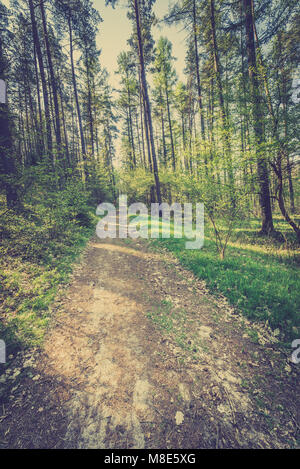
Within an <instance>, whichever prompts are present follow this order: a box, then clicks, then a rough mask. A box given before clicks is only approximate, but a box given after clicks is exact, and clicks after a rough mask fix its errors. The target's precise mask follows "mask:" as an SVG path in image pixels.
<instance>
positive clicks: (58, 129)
mask: <svg viewBox="0 0 300 469" xmlns="http://www.w3.org/2000/svg"><path fill="white" fill-rule="evenodd" d="M40 10H41V15H42V23H43V30H44V38H45V45H46V52H47V59H48V66H49V73H50V79H51V88H52V94H53V102H54V110H55V135H56V144H57V148H58V151H60V149H61V125H60V113H59V104H58V93H57V84H56V78H55V74H54V69H53V62H52V55H51V49H50V43H49V37H48V30H47V18H46V13H45V8H44V0H42V1H41V2H40Z"/></svg>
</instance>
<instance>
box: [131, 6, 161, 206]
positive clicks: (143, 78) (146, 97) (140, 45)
mask: <svg viewBox="0 0 300 469" xmlns="http://www.w3.org/2000/svg"><path fill="white" fill-rule="evenodd" d="M134 11H135V20H136V29H137V38H138V51H139V63H140V71H141V84H142V96H143V99H144V102H145V108H146V114H147V120H148V127H149V134H150V135H149V136H150V144H151V153H152V161H153V172H154V179H155V187H156V195H157V202H158V203H159V204H161V193H160V181H159V175H158V166H157V159H156V152H155V145H154V138H153V126H152V116H151V106H150V100H149V94H148V85H147V79H146V70H145V62H144V48H143V41H142V33H141V18H140V6H139V0H134Z"/></svg>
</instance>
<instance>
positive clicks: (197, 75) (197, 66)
mask: <svg viewBox="0 0 300 469" xmlns="http://www.w3.org/2000/svg"><path fill="white" fill-rule="evenodd" d="M193 34H194V47H195V64H196V78H197V93H198V104H199V111H200V123H201V136H202V140H203V142H205V124H204V115H203V103H202V87H201V80H200V69H199V52H198V28H197V10H196V0H193Z"/></svg>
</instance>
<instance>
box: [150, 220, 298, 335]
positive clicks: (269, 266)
mask: <svg viewBox="0 0 300 469" xmlns="http://www.w3.org/2000/svg"><path fill="white" fill-rule="evenodd" d="M258 228H259V221H257V220H252V221H251V222H248V223H247V226H246V225H244V226H239V228H237V229H236V231H235V232H234V234H233V236H232V238H231V240H230V244H229V246H228V249H227V252H226V257H225V259H224V260H221V259H220V257H219V255H218V253H217V251H216V246H215V243H214V238H213V232H212V230H211V229H210V228H209V227H208V226H207V224H206V229H205V243H204V247H203V248H202V249H201V250H187V249H185V242H186V240H185V239H174V238H170V239H159V240H151V244H152V245H154V246H155V245H159V244H162V245H163V246H165V247H166V248H167V249H169V250H170V251H171V252H172V253H173V254H174V255H175V256H176V257H177V258H178V259H179V260H180V262H181V263H182V265H184V266H185V267H186V268H188V269H189V270H191V271H192V272H193V273H194V274H195V275H196V276H197V277H198V278H200V279H204V280H205V281H206V282H207V285H208V286H209V288H210V290H211V291H212V292H213V293H222V294H224V295H225V296H226V297H227V299H228V300H229V302H230V303H231V304H232V305H233V306H236V307H238V308H239V310H240V311H242V313H243V314H244V315H245V316H246V317H248V318H250V319H252V320H255V321H264V322H265V321H266V320H268V322H269V324H270V325H271V327H273V328H280V329H281V330H282V331H283V332H284V333H285V334H286V339H287V340H289V339H290V338H291V337H299V333H300V330H299V325H300V295H299V291H300V276H299V249H297V247H296V246H295V245H293V233H291V232H290V230H289V229H288V227H287V226H286V224H285V223H284V222H283V221H282V220H280V219H278V220H277V221H276V228H277V229H278V230H280V231H281V232H284V233H285V236H286V239H287V243H286V244H282V243H281V244H280V243H279V242H278V241H274V240H271V239H269V238H263V237H258V236H257V234H256V230H257V229H258ZM253 339H255V338H253Z"/></svg>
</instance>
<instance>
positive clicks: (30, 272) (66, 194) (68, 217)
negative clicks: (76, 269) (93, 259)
mask: <svg viewBox="0 0 300 469" xmlns="http://www.w3.org/2000/svg"><path fill="white" fill-rule="evenodd" d="M30 180H31V181H33V182H31V186H30V189H28V190H27V192H26V195H25V197H24V210H23V211H22V212H14V211H12V210H10V211H7V212H5V211H4V213H2V216H1V217H0V254H1V262H0V298H1V304H2V307H1V317H0V336H1V338H2V339H4V340H5V341H6V343H7V347H8V352H9V353H11V352H12V351H13V350H15V349H18V348H20V347H26V346H29V345H39V344H40V343H41V341H42V338H43V336H44V333H45V330H46V326H47V323H48V320H49V317H50V309H49V308H50V307H51V303H52V302H53V300H54V299H55V296H56V295H57V292H58V288H59V286H60V285H62V284H64V283H65V282H66V281H67V279H68V276H69V274H70V272H71V271H72V263H73V262H74V260H75V258H76V256H77V255H78V254H79V252H80V251H81V249H82V247H83V246H84V244H85V242H86V241H87V240H88V238H89V237H90V235H91V233H92V230H93V226H94V222H95V221H96V219H95V218H93V214H92V213H93V211H94V207H92V206H91V203H90V200H89V199H90V197H91V196H90V193H89V192H87V191H86V190H85V188H84V186H83V183H82V181H81V180H80V179H77V178H76V177H73V178H70V179H69V180H68V181H66V182H65V185H64V188H63V189H60V190H57V189H56V188H54V187H53V177H50V176H49V175H48V173H47V172H46V171H45V170H43V168H42V167H37V168H35V169H34V170H33V169H32V170H31V172H30Z"/></svg>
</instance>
